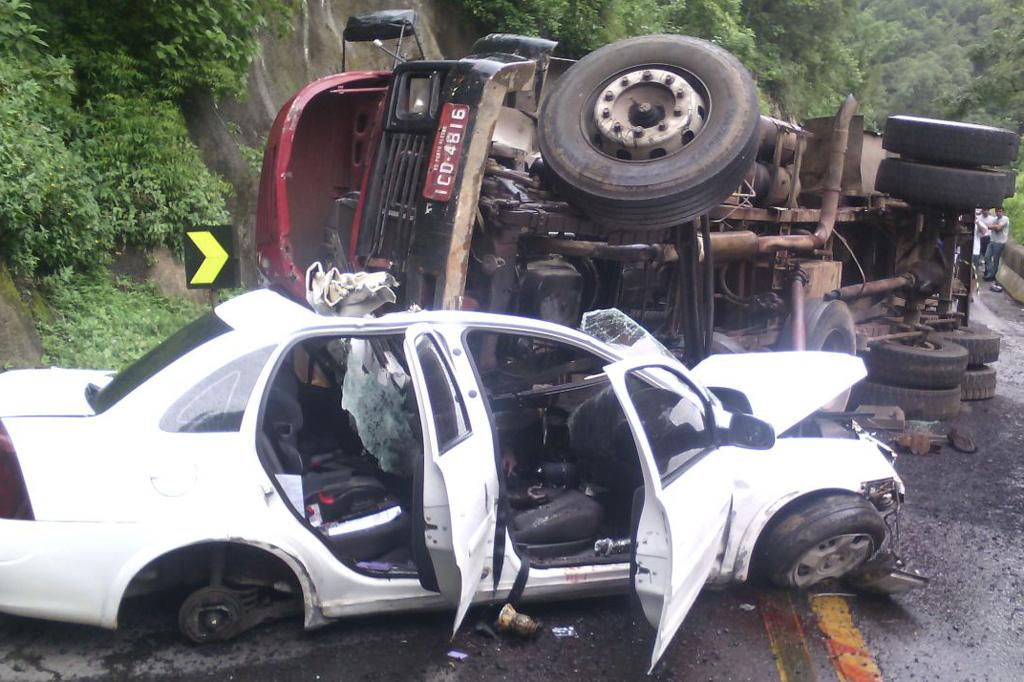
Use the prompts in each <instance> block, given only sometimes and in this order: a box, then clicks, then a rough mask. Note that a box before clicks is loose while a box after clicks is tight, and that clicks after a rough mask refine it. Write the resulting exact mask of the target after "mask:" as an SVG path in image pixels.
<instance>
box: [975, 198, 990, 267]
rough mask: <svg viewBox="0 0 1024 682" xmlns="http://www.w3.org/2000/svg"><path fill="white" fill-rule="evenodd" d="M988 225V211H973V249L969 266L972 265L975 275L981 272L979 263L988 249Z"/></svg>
mask: <svg viewBox="0 0 1024 682" xmlns="http://www.w3.org/2000/svg"><path fill="white" fill-rule="evenodd" d="M988 223H989V212H988V209H987V208H976V209H974V248H973V249H972V253H971V264H972V265H974V271H975V273H977V272H979V271H981V262H982V260H983V259H984V258H985V249H987V248H988V242H989V232H988Z"/></svg>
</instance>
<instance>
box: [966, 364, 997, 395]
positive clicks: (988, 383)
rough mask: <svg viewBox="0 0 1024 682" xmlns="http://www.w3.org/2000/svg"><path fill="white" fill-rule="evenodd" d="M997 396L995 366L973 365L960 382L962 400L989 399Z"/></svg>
mask: <svg viewBox="0 0 1024 682" xmlns="http://www.w3.org/2000/svg"><path fill="white" fill-rule="evenodd" d="M994 397H996V370H995V368H994V367H986V366H984V365H982V366H980V367H971V368H970V369H968V370H967V372H966V373H965V374H964V380H963V383H961V384H960V399H961V400H989V399H990V398H994Z"/></svg>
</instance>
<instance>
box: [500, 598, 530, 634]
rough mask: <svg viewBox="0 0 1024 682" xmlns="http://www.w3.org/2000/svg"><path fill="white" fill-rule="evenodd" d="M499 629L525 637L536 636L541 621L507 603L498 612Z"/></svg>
mask: <svg viewBox="0 0 1024 682" xmlns="http://www.w3.org/2000/svg"><path fill="white" fill-rule="evenodd" d="M498 629H499V630H501V631H502V632H512V633H515V634H517V635H522V636H523V637H535V636H536V635H537V632H538V631H539V630H540V623H538V622H537V621H536V620H534V619H533V618H530V617H529V616H527V615H526V614H523V613H519V612H518V611H516V610H515V608H513V606H512V605H511V604H505V606H504V607H502V609H501V613H499V614H498Z"/></svg>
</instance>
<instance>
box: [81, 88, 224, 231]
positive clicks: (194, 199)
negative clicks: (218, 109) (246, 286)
mask: <svg viewBox="0 0 1024 682" xmlns="http://www.w3.org/2000/svg"><path fill="white" fill-rule="evenodd" d="M80 112H81V114H82V115H81V116H80V117H79V122H78V125H77V126H76V127H75V128H74V129H73V130H72V136H73V138H74V139H75V143H74V147H75V149H76V151H77V152H78V153H79V155H80V156H81V158H82V159H83V161H84V166H83V168H82V169H81V172H84V174H85V175H87V176H88V177H89V178H91V179H92V180H93V181H94V182H95V183H96V192H95V196H96V201H97V202H98V203H99V205H100V206H102V207H103V209H104V219H105V221H107V223H108V225H109V228H110V229H111V230H113V232H114V234H115V235H116V238H117V239H118V240H119V241H120V242H121V243H131V244H138V245H143V246H153V245H157V244H160V243H166V244H171V245H177V244H178V239H179V237H180V234H181V230H182V229H183V228H184V227H186V226H190V225H203V224H219V223H223V222H226V221H227V220H228V218H229V216H228V213H227V210H226V208H225V206H224V197H225V196H227V194H228V192H229V191H230V186H229V185H228V184H227V183H226V182H225V181H224V180H222V179H221V178H219V177H217V176H214V175H213V174H212V173H210V171H209V170H208V169H207V168H206V166H205V165H204V164H203V160H202V158H201V157H200V155H199V150H198V149H196V147H195V145H194V144H192V142H191V140H189V138H188V131H187V130H186V128H185V121H184V119H183V117H182V115H181V111H180V110H179V109H178V107H177V106H176V105H175V104H173V103H172V102H168V101H161V100H152V99H148V98H146V97H141V96H121V95H116V94H109V95H104V96H102V97H100V98H97V99H95V100H91V101H89V102H86V103H85V105H84V106H83V107H82V108H81V109H80Z"/></svg>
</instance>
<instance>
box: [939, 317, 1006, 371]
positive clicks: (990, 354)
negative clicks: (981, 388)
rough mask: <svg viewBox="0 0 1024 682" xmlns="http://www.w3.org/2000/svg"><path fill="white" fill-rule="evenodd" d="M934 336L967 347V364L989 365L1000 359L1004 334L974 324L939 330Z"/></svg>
mask: <svg viewBox="0 0 1024 682" xmlns="http://www.w3.org/2000/svg"><path fill="white" fill-rule="evenodd" d="M932 337H933V338H934V337H939V338H941V339H946V340H948V341H952V342H953V343H956V344H958V345H960V346H963V347H964V348H966V349H967V365H968V366H970V365H987V364H989V363H992V362H995V361H996V360H998V359H999V344H1000V343H1001V339H1002V336H1001V335H1000V334H997V333H995V332H994V331H992V330H991V329H989V328H988V327H986V326H984V325H980V324H972V325H971V326H970V327H967V328H960V329H954V330H953V331H949V332H937V333H935V334H933V335H932Z"/></svg>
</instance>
